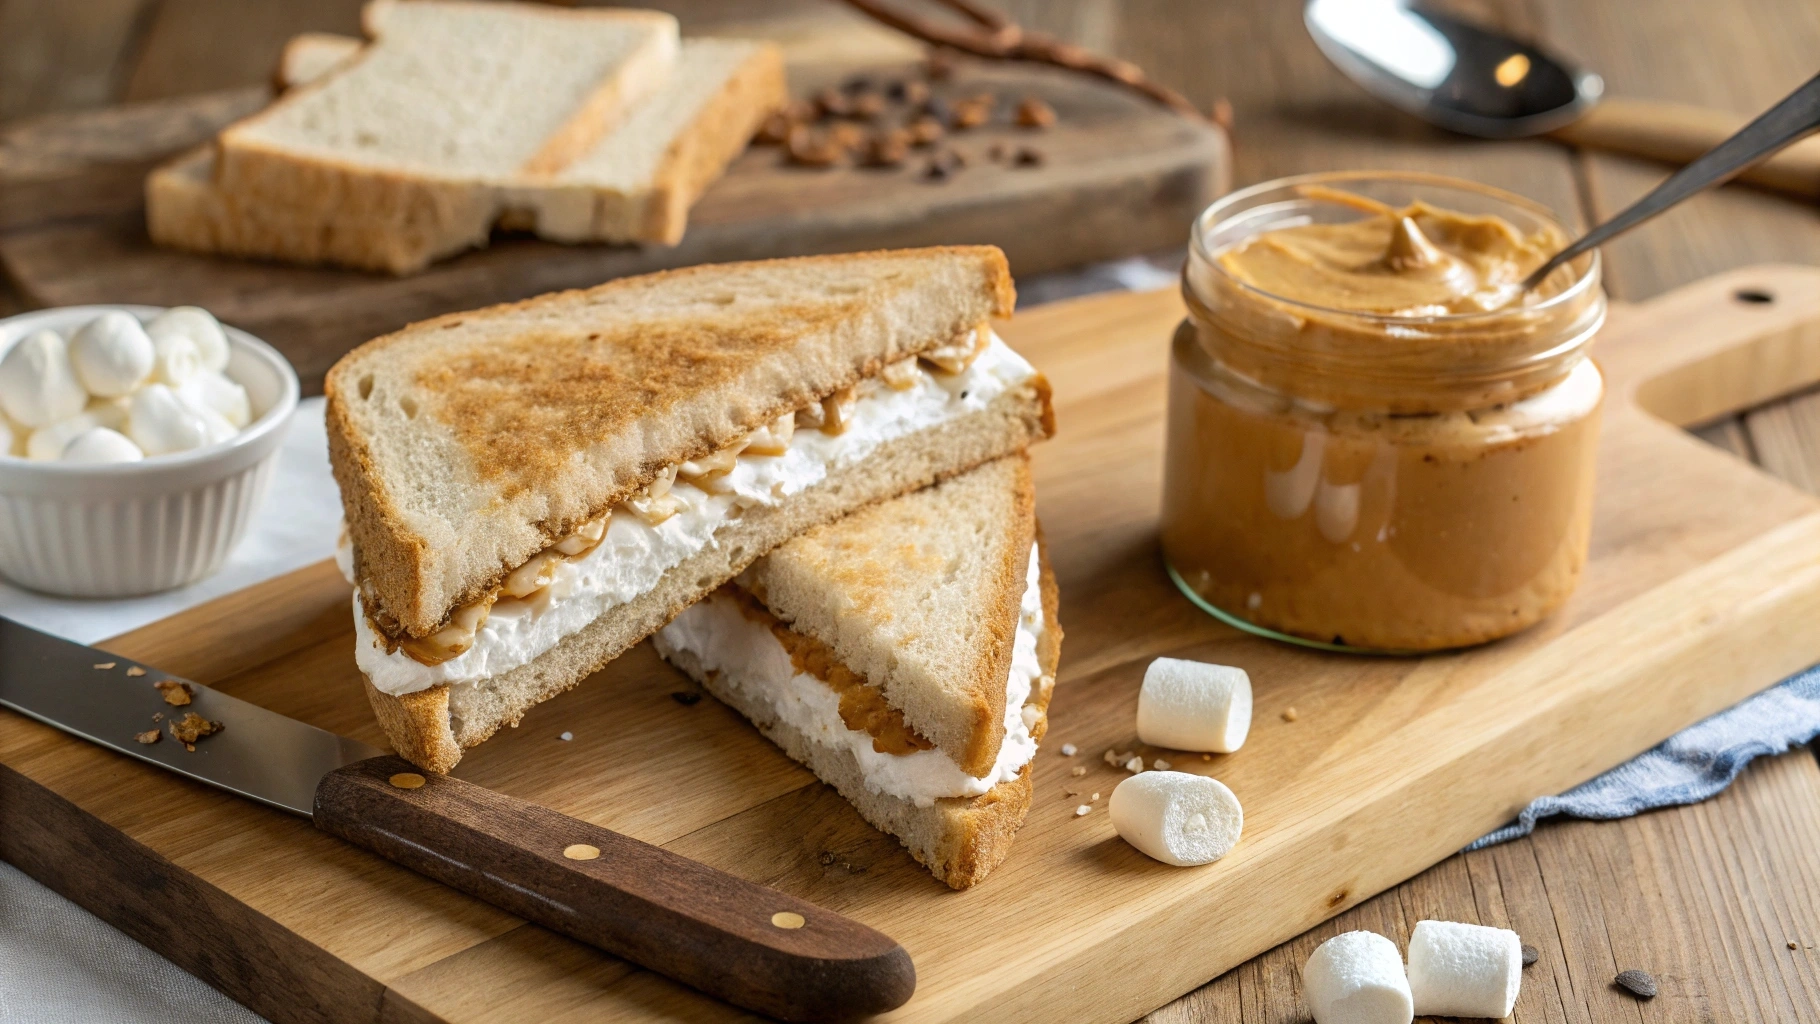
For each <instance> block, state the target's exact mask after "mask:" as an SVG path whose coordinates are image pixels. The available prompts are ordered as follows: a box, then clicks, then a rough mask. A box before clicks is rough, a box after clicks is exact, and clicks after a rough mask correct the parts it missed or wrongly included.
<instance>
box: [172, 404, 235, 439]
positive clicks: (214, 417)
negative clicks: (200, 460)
mask: <svg viewBox="0 0 1820 1024" xmlns="http://www.w3.org/2000/svg"><path fill="white" fill-rule="evenodd" d="M179 397H181V396H179ZM184 404H185V405H187V406H189V407H190V411H191V412H193V413H195V414H196V415H197V416H198V417H200V418H201V419H202V427H203V430H204V431H206V432H207V434H208V441H206V442H205V443H206V444H219V443H220V442H222V441H225V440H227V439H228V438H230V437H233V436H234V435H235V434H238V433H240V431H238V430H236V429H234V425H233V424H232V423H229V422H228V421H227V417H225V416H223V415H221V414H220V413H218V412H216V411H215V410H213V409H210V408H209V407H208V406H199V405H196V404H195V403H194V402H189V401H185V402H184Z"/></svg>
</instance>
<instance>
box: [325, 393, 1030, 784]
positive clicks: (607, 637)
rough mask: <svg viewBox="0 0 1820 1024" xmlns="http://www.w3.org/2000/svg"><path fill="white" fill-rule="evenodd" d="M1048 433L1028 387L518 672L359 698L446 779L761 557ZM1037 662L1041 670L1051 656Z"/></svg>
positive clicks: (893, 453) (746, 535)
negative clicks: (473, 750)
mask: <svg viewBox="0 0 1820 1024" xmlns="http://www.w3.org/2000/svg"><path fill="white" fill-rule="evenodd" d="M1051 429H1052V425H1051V420H1050V413H1049V408H1048V393H1047V384H1046V383H1044V382H1043V381H1042V379H1041V378H1040V377H1038V378H1035V379H1034V380H1033V381H1032V386H1031V388H1028V389H1021V390H1018V391H1013V392H1007V393H1005V394H1003V395H1001V396H999V398H997V399H995V400H994V401H993V402H992V403H990V404H989V405H987V406H986V407H985V408H983V409H981V410H979V411H977V412H974V413H970V414H968V415H965V416H962V417H959V418H956V419H953V420H949V421H947V422H945V423H943V424H941V425H940V426H937V427H934V428H932V429H928V430H924V431H921V432H918V433H915V434H910V435H907V436H905V437H902V438H899V439H897V440H894V441H888V442H886V443H885V444H884V445H882V446H880V447H879V448H878V449H877V450H876V451H874V452H873V453H872V454H871V455H870V456H869V457H868V458H867V459H865V460H864V461H862V462H860V463H858V464H856V465H852V466H848V467H845V468H843V469H840V470H838V471H836V472H835V473H833V474H831V475H830V476H829V477H828V478H827V479H826V480H824V481H823V482H822V483H821V484H818V485H816V486H815V487H812V488H810V489H808V490H806V491H803V492H802V493H800V494H797V495H795V496H793V497H792V498H791V499H790V500H789V501H787V502H783V503H780V504H778V505H774V506H759V507H755V508H752V509H749V510H747V511H746V512H745V513H744V514H743V515H742V516H741V517H740V518H739V519H738V520H737V521H736V522H734V523H731V524H729V526H727V527H726V528H724V529H723V530H721V531H720V532H719V533H717V534H716V535H715V543H714V544H712V545H710V546H708V547H706V548H704V549H703V550H701V551H700V552H699V553H697V554H695V555H694V556H692V557H690V558H689V559H688V560H687V561H685V562H683V563H682V564H680V565H678V566H676V567H675V568H674V569H671V570H670V571H668V572H666V573H665V574H664V576H663V578H662V580H661V581H660V582H659V584H658V585H657V586H656V587H654V588H653V589H651V590H649V591H647V592H645V593H643V594H640V595H638V596H637V597H635V598H634V599H632V600H631V601H629V602H627V603H625V604H622V605H620V606H618V607H616V608H614V609H612V611H611V612H610V613H609V614H606V615H602V616H600V617H599V618H598V619H596V620H595V621H594V622H593V623H592V624H591V625H588V626H586V627H585V628H583V629H582V630H580V631H579V632H577V633H574V634H572V635H570V636H568V637H566V638H564V639H563V640H562V641H561V642H559V643H558V644H557V645H556V646H555V647H553V648H552V649H551V650H549V651H548V652H546V653H544V654H543V655H541V656H539V657H537V658H536V659H535V660H533V661H531V662H529V663H527V664H525V665H522V666H520V667H518V668H515V669H512V670H510V671H508V672H505V673H503V674H501V675H498V676H494V677H492V678H489V679H486V680H484V681H481V682H479V683H476V684H461V685H448V684H443V685H438V686H433V687H430V688H429V689H425V690H419V691H417V692H414V693H406V694H403V695H402V696H393V695H391V694H388V693H384V692H382V691H380V690H378V689H377V688H375V687H374V686H373V685H372V684H371V683H370V682H369V683H368V684H367V697H368V699H369V700H370V701H371V703H372V705H373V710H374V713H375V715H376V716H377V717H378V719H379V722H380V725H381V726H382V727H383V728H384V729H385V732H386V735H387V737H388V738H389V739H390V740H391V741H392V746H393V749H395V750H396V751H398V753H399V754H400V756H402V757H404V758H405V759H406V760H409V761H411V762H412V763H414V764H417V765H419V766H420V767H422V768H425V769H426V770H429V771H434V772H447V771H448V770H449V769H450V768H452V767H454V766H455V764H456V762H457V761H459V760H460V758H461V753H462V751H463V750H464V749H466V748H468V747H472V746H474V745H475V744H477V743H480V742H481V741H483V740H485V739H486V738H487V737H489V736H491V735H493V733H495V732H497V731H498V730H499V729H501V728H504V727H506V726H509V725H515V724H517V722H518V720H519V719H520V718H521V717H522V716H523V715H524V713H525V712H526V711H528V710H530V709H531V708H532V707H533V706H535V705H536V704H538V703H540V702H542V701H544V700H548V699H549V698H551V697H554V696H555V695H557V694H559V693H561V692H563V691H564V690H567V689H569V688H570V687H572V686H575V685H576V684H578V683H580V682H581V681H582V680H583V679H585V678H587V677H588V676H589V675H591V674H592V673H594V672H595V671H598V670H599V669H600V668H601V667H603V666H604V665H606V663H607V662H609V661H611V660H612V659H613V658H616V657H618V656H619V655H620V654H622V653H623V652H624V651H626V650H627V649H628V648H630V647H631V646H632V645H633V644H635V643H637V642H638V641H639V640H642V639H644V638H645V637H647V636H649V635H650V634H652V633H654V632H656V631H657V630H658V629H659V628H661V627H662V626H663V625H664V624H666V623H668V622H669V621H670V620H671V619H673V618H675V617H676V615H677V614H679V613H680V612H682V611H683V609H685V608H687V607H688V606H690V605H692V604H694V603H696V602H697V601H700V600H701V599H702V598H704V597H706V596H707V595H708V594H709V593H711V592H712V591H714V590H715V589H716V588H718V587H719V586H721V585H722V584H723V583H725V582H726V581H728V580H730V579H732V578H733V577H734V576H735V575H737V574H738V573H739V572H740V571H741V570H743V569H745V568H746V567H747V566H748V565H749V564H751V562H752V560H753V559H754V558H756V557H758V556H759V555H761V554H763V553H764V552H765V551H768V550H771V549H772V548H775V547H776V546H777V545H779V544H781V543H783V542H785V541H787V540H789V539H790V538H791V537H793V536H796V535H797V534H800V533H802V532H804V531H805V530H809V529H812V528H814V527H816V526H819V525H821V524H823V523H826V522H830V521H832V520H834V519H836V518H838V517H840V516H842V515H844V514H846V513H848V512H851V511H852V510H854V509H855V508H860V507H864V506H865V505H867V504H869V503H871V502H875V501H881V500H885V499H888V498H892V497H895V496H897V495H900V494H903V493H904V492H906V491H910V490H914V489H916V488H919V487H922V486H925V485H927V484H929V483H931V482H934V481H936V480H940V479H942V478H944V477H947V476H950V475H952V474H955V473H960V472H964V471H966V470H968V469H971V468H972V467H974V466H977V465H980V464H981V463H984V462H988V461H990V460H993V459H998V458H1001V457H1003V456H1005V455H1008V454H1010V453H1013V452H1018V451H1022V450H1023V449H1024V448H1025V447H1026V446H1027V445H1028V444H1029V443H1030V442H1031V441H1033V440H1036V439H1038V438H1041V437H1044V436H1046V435H1047V434H1048V433H1049V432H1050V431H1051ZM356 614H359V608H358V599H357V602H356ZM1057 636H1058V641H1059V634H1058V635H1057ZM1039 654H1040V652H1039ZM1041 656H1043V657H1046V658H1048V659H1049V660H1048V661H1047V662H1046V664H1053V661H1054V652H1053V651H1051V652H1050V653H1049V654H1047V655H1041ZM1000 685H1001V686H1002V685H1003V681H1002V680H1001V683H1000Z"/></svg>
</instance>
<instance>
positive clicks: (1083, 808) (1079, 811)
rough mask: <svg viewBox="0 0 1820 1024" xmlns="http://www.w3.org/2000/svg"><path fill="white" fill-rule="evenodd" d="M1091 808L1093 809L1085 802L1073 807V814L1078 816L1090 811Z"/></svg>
mask: <svg viewBox="0 0 1820 1024" xmlns="http://www.w3.org/2000/svg"><path fill="white" fill-rule="evenodd" d="M1092 810H1093V808H1091V807H1089V806H1087V805H1086V804H1081V805H1080V806H1079V807H1076V808H1075V809H1074V816H1075V817H1077V818H1079V817H1081V816H1083V815H1085V814H1088V813H1090V812H1091V811H1092Z"/></svg>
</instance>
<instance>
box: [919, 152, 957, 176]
mask: <svg viewBox="0 0 1820 1024" xmlns="http://www.w3.org/2000/svg"><path fill="white" fill-rule="evenodd" d="M953 174H954V172H953V171H951V170H949V168H948V163H947V161H945V160H943V159H941V158H940V157H930V158H929V163H928V164H927V165H926V166H924V167H923V177H924V178H927V179H928V180H930V181H947V180H948V178H949V177H950V176H952V175H953Z"/></svg>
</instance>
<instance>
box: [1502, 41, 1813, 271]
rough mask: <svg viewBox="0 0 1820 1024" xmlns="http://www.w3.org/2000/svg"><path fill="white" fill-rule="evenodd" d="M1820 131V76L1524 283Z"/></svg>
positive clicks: (1577, 243) (1565, 250) (1564, 251)
mask: <svg viewBox="0 0 1820 1024" xmlns="http://www.w3.org/2000/svg"><path fill="white" fill-rule="evenodd" d="M1815 131H1820V75H1815V76H1814V77H1813V78H1810V79H1808V81H1807V84H1806V85H1803V86H1802V87H1801V88H1799V89H1796V90H1795V91H1794V92H1792V93H1790V94H1789V95H1788V97H1787V98H1786V99H1784V100H1783V101H1782V102H1780V103H1778V104H1776V105H1775V106H1773V107H1771V108H1769V110H1768V111H1766V112H1765V113H1764V114H1763V115H1762V116H1760V117H1758V118H1757V119H1756V120H1755V121H1752V122H1751V123H1750V124H1747V125H1745V126H1744V128H1743V129H1742V130H1740V131H1739V132H1738V133H1737V134H1736V135H1733V136H1732V137H1731V138H1729V139H1726V140H1725V141H1724V142H1721V143H1720V144H1719V145H1717V146H1715V147H1713V148H1712V149H1710V150H1708V151H1707V153H1706V155H1704V156H1702V157H1700V158H1699V159H1698V160H1695V161H1694V162H1693V163H1691V164H1688V165H1687V166H1686V167H1683V168H1681V169H1680V170H1679V171H1676V172H1675V173H1674V174H1672V175H1670V176H1669V177H1668V180H1666V181H1664V182H1663V183H1662V184H1660V185H1657V186H1656V187H1655V188H1654V189H1651V190H1650V192H1649V194H1648V195H1646V196H1644V197H1643V198H1641V199H1639V200H1637V201H1636V202H1634V203H1632V204H1630V205H1629V206H1627V207H1625V208H1624V210H1623V211H1622V212H1620V213H1619V214H1618V215H1617V216H1615V217H1613V218H1611V219H1610V220H1608V221H1606V222H1605V223H1603V224H1601V225H1599V226H1598V227H1596V228H1593V229H1592V230H1591V231H1588V232H1587V233H1586V234H1584V235H1581V236H1580V239H1579V240H1578V241H1576V242H1574V243H1573V244H1572V245H1570V246H1568V247H1567V248H1565V249H1562V250H1561V251H1560V252H1558V253H1556V254H1555V255H1554V258H1553V259H1551V260H1549V261H1548V262H1547V263H1544V264H1542V265H1541V266H1540V267H1537V268H1536V270H1535V273H1533V274H1530V275H1529V276H1528V277H1526V278H1524V279H1523V288H1524V289H1525V290H1528V289H1530V288H1534V287H1535V286H1537V285H1539V284H1541V283H1542V282H1543V280H1544V279H1546V278H1547V277H1548V275H1549V274H1552V273H1554V271H1555V269H1556V268H1558V267H1560V266H1561V265H1562V264H1564V263H1566V262H1568V261H1569V260H1572V259H1575V258H1577V257H1578V256H1580V255H1581V254H1582V253H1584V252H1586V251H1587V250H1589V249H1593V248H1596V247H1598V246H1601V245H1604V244H1605V243H1606V242H1609V241H1611V240H1612V239H1613V238H1615V237H1617V236H1618V235H1620V234H1622V233H1624V232H1626V231H1629V230H1630V229H1631V228H1634V227H1636V226H1637V225H1638V224H1641V223H1643V222H1644V221H1646V220H1648V219H1650V218H1651V217H1654V216H1655V215H1656V214H1658V213H1661V212H1662V211H1664V210H1666V209H1668V208H1669V207H1671V206H1674V205H1675V204H1676V203H1679V202H1680V201H1681V200H1683V199H1686V198H1687V197H1688V196H1691V195H1693V194H1694V193H1696V192H1700V191H1703V190H1705V189H1707V188H1710V187H1711V186H1713V185H1717V184H1719V183H1720V182H1723V181H1725V180H1726V179H1727V178H1730V177H1732V176H1733V175H1735V174H1737V173H1738V172H1739V171H1742V170H1744V169H1745V168H1746V167H1749V166H1750V165H1751V164H1754V163H1756V162H1757V161H1759V160H1761V159H1763V158H1764V157H1766V156H1769V155H1770V154H1771V153H1774V152H1776V151H1777V150H1779V149H1781V148H1783V147H1784V146H1787V145H1788V144H1789V143H1791V142H1794V141H1796V140H1797V139H1800V138H1803V137H1805V136H1807V135H1811V134H1813V133H1814V132H1815Z"/></svg>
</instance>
